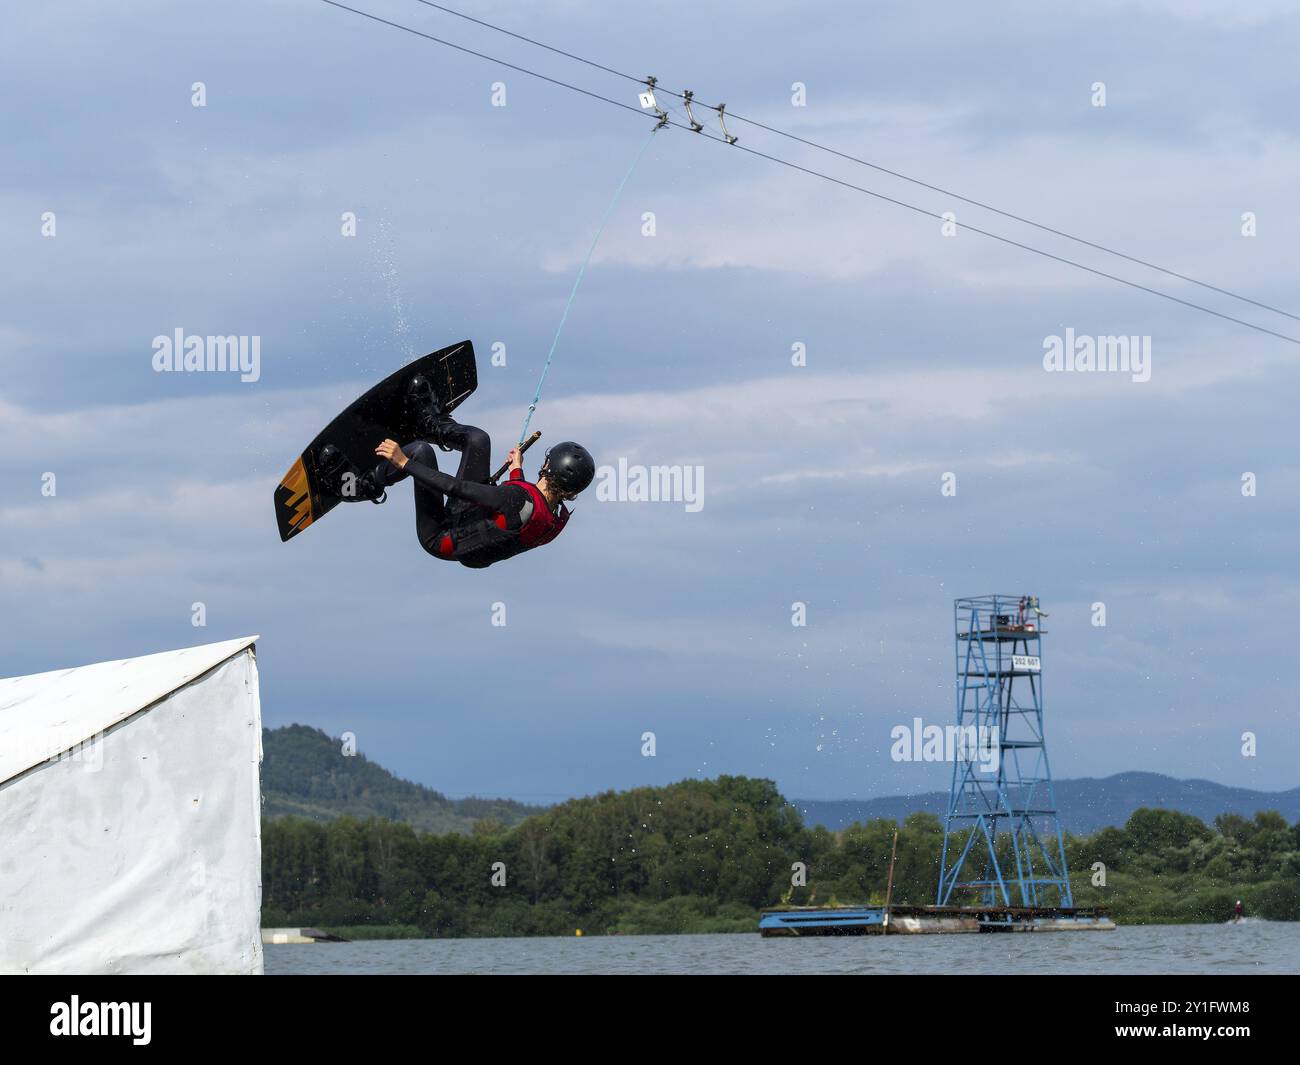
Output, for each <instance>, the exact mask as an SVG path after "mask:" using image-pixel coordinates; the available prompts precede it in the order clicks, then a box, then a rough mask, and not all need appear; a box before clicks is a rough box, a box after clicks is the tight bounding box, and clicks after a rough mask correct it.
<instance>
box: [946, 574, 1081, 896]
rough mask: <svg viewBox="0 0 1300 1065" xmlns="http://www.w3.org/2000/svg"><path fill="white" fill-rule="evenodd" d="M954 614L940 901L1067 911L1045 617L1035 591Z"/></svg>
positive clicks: (990, 598) (961, 605) (975, 602)
mask: <svg viewBox="0 0 1300 1065" xmlns="http://www.w3.org/2000/svg"><path fill="white" fill-rule="evenodd" d="M953 616H954V630H955V635H956V648H957V729H958V732H957V741H958V752H957V757H956V759H955V761H954V763H953V771H952V794H951V795H950V796H949V798H948V815H947V819H946V820H945V822H944V831H943V862H942V865H941V867H940V873H939V893H938V900H937V901H938V904H939V905H940V906H950V905H960V904H963V903H964V904H966V905H971V904H976V905H978V904H980V902H982V904H983V905H985V906H1052V907H1071V906H1073V905H1074V902H1073V897H1072V895H1071V892H1070V878H1069V871H1068V870H1067V868H1066V864H1065V840H1064V838H1063V836H1062V833H1061V823H1060V820H1059V819H1058V818H1057V815H1056V794H1055V791H1054V789H1053V787H1052V770H1051V766H1050V765H1049V764H1048V761H1047V745H1046V743H1045V742H1044V739H1043V675H1042V638H1043V636H1044V633H1043V632H1042V631H1041V629H1040V628H1039V619H1040V618H1041V617H1045V616H1046V615H1044V614H1042V613H1041V612H1040V611H1039V610H1038V600H1037V599H1035V598H1034V597H1032V596H1008V595H981V596H974V597H972V598H968V599H958V600H956V601H955V603H954V604H953ZM1052 889H1055V890H1054V891H1053V890H1052ZM975 891H978V892H979V894H980V896H981V899H980V902H976V901H975V900H974V899H971V898H970V897H969V896H970V895H971V893H972V892H975ZM954 896H956V897H954Z"/></svg>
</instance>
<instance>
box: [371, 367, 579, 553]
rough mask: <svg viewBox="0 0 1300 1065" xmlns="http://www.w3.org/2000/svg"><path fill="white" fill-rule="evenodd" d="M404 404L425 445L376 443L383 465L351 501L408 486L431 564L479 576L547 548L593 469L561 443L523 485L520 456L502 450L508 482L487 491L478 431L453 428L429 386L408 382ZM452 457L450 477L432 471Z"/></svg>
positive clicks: (420, 380) (487, 470) (482, 437)
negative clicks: (456, 457) (446, 454)
mask: <svg viewBox="0 0 1300 1065" xmlns="http://www.w3.org/2000/svg"><path fill="white" fill-rule="evenodd" d="M407 397H408V402H409V403H410V404H411V405H412V407H413V408H414V410H415V412H416V415H417V417H416V422H417V424H418V426H419V431H420V432H421V433H422V434H423V435H424V437H425V438H426V439H423V440H416V441H413V442H411V443H409V444H406V445H405V446H401V445H399V444H398V443H397V441H395V440H384V441H382V442H381V443H380V444H379V446H378V447H376V448H375V454H376V455H378V456H379V457H380V458H381V459H382V460H383V461H381V462H380V463H379V464H378V466H376V467H375V468H374V469H373V470H371V471H369V472H368V473H366V474H365V475H364V476H363V478H362V481H363V484H361V485H359V488H360V490H359V491H358V493H357V495H358V498H363V499H364V498H370V499H373V500H375V501H382V499H383V497H384V492H385V489H387V488H389V487H391V486H392V485H394V484H396V483H397V482H398V481H402V480H405V479H406V478H407V477H410V478H412V479H413V480H414V481H415V532H416V536H417V537H418V538H419V540H420V546H421V547H423V548H424V549H425V550H426V551H427V552H429V554H431V555H433V556H434V557H435V558H442V559H447V560H448V561H452V562H459V563H460V564H461V565H462V566H469V567H470V568H472V569H483V568H485V567H487V566H490V565H492V564H493V563H494V562H500V561H502V560H503V559H507V558H512V557H513V556H515V555H518V554H521V553H522V552H524V551H531V550H532V549H533V548H535V547H541V546H542V545H543V544H549V543H550V542H551V541H552V540H554V539H555V538H556V537H557V536H559V535H560V533H561V532H562V531H563V530H564V527H565V525H567V524H568V521H569V508H568V507H567V506H566V505H565V504H566V503H567V502H569V501H571V500H572V499H573V498H574V497H575V496H577V494H578V493H579V492H581V491H582V490H583V489H584V488H586V487H587V486H588V485H589V484H591V482H592V480H594V479H595V476H596V463H595V460H594V459H592V457H591V453H590V452H589V451H588V450H587V449H586V448H585V447H583V446H582V445H581V444H575V443H573V442H572V441H568V440H566V441H564V442H563V443H559V444H555V445H554V446H553V447H551V448H549V449H548V450H547V452H546V458H545V459H544V460H543V461H542V468H541V470H540V471H539V473H538V475H537V481H536V483H533V482H530V481H527V480H525V479H524V472H523V456H522V454H521V453H520V450H519V448H518V447H514V448H511V449H510V454H509V463H510V479H509V480H508V481H507V482H506V483H505V484H501V485H495V484H490V483H489V481H490V479H491V465H492V441H491V439H490V438H489V437H488V434H487V433H485V432H484V431H483V430H482V429H478V428H476V427H474V426H472V425H461V424H460V423H459V422H457V421H454V420H453V419H452V418H451V416H450V415H448V414H445V413H444V412H443V410H442V407H441V405H440V404H439V402H438V398H437V395H436V393H435V391H434V388H433V384H432V382H431V381H429V380H428V379H427V378H425V377H416V378H413V379H412V380H411V383H410V385H409V386H408V389H407ZM435 444H436V445H438V447H441V448H443V450H445V451H452V450H456V451H459V452H460V465H459V467H458V468H457V470H456V475H455V476H454V477H453V476H452V475H451V474H448V473H443V472H442V471H441V470H439V469H438V452H437V449H436V448H435V447H434V445H435Z"/></svg>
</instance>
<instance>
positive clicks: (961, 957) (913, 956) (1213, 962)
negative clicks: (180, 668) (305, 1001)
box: [265, 921, 1300, 975]
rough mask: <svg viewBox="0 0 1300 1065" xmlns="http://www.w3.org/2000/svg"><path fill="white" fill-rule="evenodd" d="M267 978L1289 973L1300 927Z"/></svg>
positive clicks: (442, 962)
mask: <svg viewBox="0 0 1300 1065" xmlns="http://www.w3.org/2000/svg"><path fill="white" fill-rule="evenodd" d="M265 956H266V972H267V974H268V975H288V974H329V973H412V974H414V973H449V974H450V973H457V974H458V973H485V974H489V973H530V974H543V975H554V974H564V973H609V974H621V973H750V974H759V973H774V974H801V975H808V974H812V973H827V974H836V973H845V974H848V973H963V972H967V973H968V972H980V973H1020V972H1033V973H1077V974H1085V975H1086V974H1104V973H1192V974H1196V973H1218V974H1224V973H1234V972H1236V973H1297V972H1300V922H1277V923H1272V922H1268V921H1246V922H1243V923H1242V924H1236V925H1233V924H1225V925H1165V926H1147V927H1132V928H1125V927H1123V926H1121V927H1120V928H1117V929H1116V930H1115V931H1113V932H1043V933H1019V934H1017V933H1010V934H1000V935H931V936H886V937H881V936H853V937H845V938H834V939H831V938H826V939H822V938H818V939H763V938H762V937H760V936H759V935H758V934H757V933H756V934H754V935H712V936H595V935H593V936H581V937H578V936H573V937H570V938H553V939H552V938H542V939H398V940H385V941H375V942H365V943H310V944H301V945H284V946H267V947H266V948H265Z"/></svg>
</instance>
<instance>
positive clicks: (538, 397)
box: [519, 127, 658, 444]
mask: <svg viewBox="0 0 1300 1065" xmlns="http://www.w3.org/2000/svg"><path fill="white" fill-rule="evenodd" d="M657 130H658V127H656V128H655V129H654V130H651V131H650V136H649V137H647V138H646V139H645V143H644V144H642V145H641V150H640V151H638V152H637V153H636V158H635V159H633V160H632V165H631V166H630V167H628V168H627V173H626V174H624V175H623V180H622V181H620V182H619V183H618V189H617V190H616V191H615V193H614V198H613V199H612V200H610V201H609V206H608V207H606V208H605V215H604V217H603V218H601V220H600V228H599V229H597V230H596V236H595V238H594V239H593V240H592V242H591V247H590V248H588V249H587V257H586V258H585V259H583V260H582V267H581V269H579V270H578V277H577V279H576V280H575V281H574V282H573V288H572V289H571V290H570V292H569V300H568V302H567V303H565V305H564V313H563V314H562V315H560V324H559V326H558V327H557V328H556V330H555V339H553V340H552V341H551V350H550V351H548V352H547V353H546V363H545V365H543V366H542V376H541V377H540V378H538V381H537V391H536V393H534V395H533V401H532V402H531V403H530V404H528V415H527V417H525V418H524V427H523V428H522V429H521V430H519V443H520V444H522V443H523V442H524V440H525V439H526V438H527V436H528V426H529V425H531V424H532V420H533V412H534V411H535V410H537V404H538V403H540V402H541V401H542V385H543V384H544V383H545V381H546V371H547V370H549V369H550V368H551V359H553V358H554V357H555V348H556V346H557V345H558V344H559V343H560V333H562V332H563V331H564V323H565V322H566V321H567V320H568V317H569V310H570V308H572V307H573V298H574V297H575V296H576V295H577V294H578V286H579V285H581V284H582V279H583V277H584V276H585V275H586V273H587V266H588V264H590V262H591V257H592V256H593V255H594V254H595V253H596V245H597V244H599V243H600V237H601V234H602V233H604V232H605V224H606V223H607V222H608V221H609V216H610V215H612V214H613V213H614V208H615V207H616V206H617V205H618V200H619V197H620V196H622V195H623V189H624V188H625V187H626V186H627V183H628V179H629V178H630V177H631V176H632V171H634V170H635V169H636V165H637V163H639V162H641V156H643V155H645V150H646V149H647V148H649V147H650V142H651V141H652V140H654V136H655V132H657Z"/></svg>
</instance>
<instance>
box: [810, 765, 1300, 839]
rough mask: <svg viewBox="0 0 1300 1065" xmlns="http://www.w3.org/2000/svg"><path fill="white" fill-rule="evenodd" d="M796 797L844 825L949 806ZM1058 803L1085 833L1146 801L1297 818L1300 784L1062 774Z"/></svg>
mask: <svg viewBox="0 0 1300 1065" xmlns="http://www.w3.org/2000/svg"><path fill="white" fill-rule="evenodd" d="M791 803H792V805H793V806H794V807H795V808H796V809H797V810H798V811H799V813H800V815H801V816H802V817H803V819H804V823H805V824H807V825H810V826H811V825H825V826H826V827H827V828H829V829H840V828H844V827H846V826H847V825H851V824H853V822H855V821H859V822H861V821H870V820H871V819H872V818H876V817H886V818H889V819H890V820H893V821H902V819H903V818H904V817H906V816H907V815H908V814H910V813H915V812H916V811H918V810H923V811H925V812H927V813H932V814H934V815H935V816H937V817H939V818H940V819H942V818H943V815H944V814H945V812H946V811H947V808H948V793H947V792H946V791H930V792H925V793H924V794H921V795H891V796H888V797H886V798H881V799H830V800H817V799H810V800H802V799H792V800H791ZM1056 804H1057V808H1058V809H1059V810H1060V814H1061V827H1062V828H1064V829H1065V831H1067V832H1072V833H1074V834H1075V835H1080V836H1082V835H1089V834H1090V833H1093V832H1096V831H1098V830H1100V829H1103V828H1106V827H1107V826H1109V825H1114V826H1115V827H1117V828H1118V827H1121V826H1122V825H1123V824H1124V823H1125V822H1126V821H1127V820H1128V819H1129V815H1130V814H1132V813H1133V811H1134V810H1137V809H1139V808H1140V807H1143V806H1146V807H1155V808H1160V809H1165V810H1178V811H1179V812H1181V813H1185V814H1191V815H1192V816H1193V817H1199V818H1200V819H1201V820H1202V821H1204V822H1205V823H1206V824H1207V825H1212V824H1214V819H1215V818H1216V817H1218V816H1219V814H1226V813H1233V814H1241V815H1242V816H1244V817H1254V815H1255V813H1256V811H1259V810H1276V811H1278V813H1280V814H1281V815H1282V816H1283V817H1285V818H1286V819H1287V821H1289V822H1292V823H1294V822H1295V821H1297V820H1300V788H1292V789H1291V790H1290V791H1250V790H1249V789H1247V788H1229V787H1225V786H1224V785H1222V784H1215V783H1214V782H1212V781H1209V780H1175V779H1174V778H1173V777H1167V776H1163V775H1162V774H1160V773H1117V774H1116V775H1115V776H1113V777H1105V778H1103V779H1097V778H1096V777H1080V778H1079V779H1078V780H1058V781H1057V782H1056Z"/></svg>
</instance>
